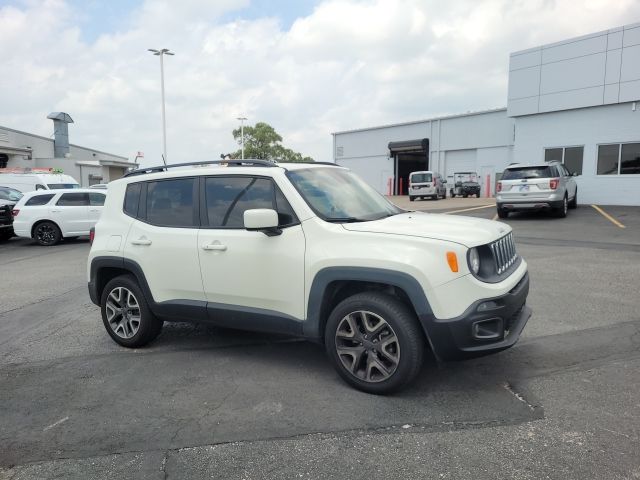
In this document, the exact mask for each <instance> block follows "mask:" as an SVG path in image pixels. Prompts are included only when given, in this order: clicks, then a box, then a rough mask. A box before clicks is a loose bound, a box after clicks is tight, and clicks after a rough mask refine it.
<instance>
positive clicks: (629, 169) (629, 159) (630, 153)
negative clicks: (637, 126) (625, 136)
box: [620, 143, 640, 175]
mask: <svg viewBox="0 0 640 480" xmlns="http://www.w3.org/2000/svg"><path fill="white" fill-rule="evenodd" d="M620 173H621V174H623V175H624V174H626V175H631V174H638V173H640V143H625V144H623V145H622V152H621V158H620Z"/></svg>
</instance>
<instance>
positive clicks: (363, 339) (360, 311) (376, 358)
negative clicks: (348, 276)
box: [325, 292, 425, 395]
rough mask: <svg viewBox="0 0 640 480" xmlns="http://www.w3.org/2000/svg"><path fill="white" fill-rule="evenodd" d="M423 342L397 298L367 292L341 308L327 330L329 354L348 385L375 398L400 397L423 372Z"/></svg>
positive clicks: (345, 302)
mask: <svg viewBox="0 0 640 480" xmlns="http://www.w3.org/2000/svg"><path fill="white" fill-rule="evenodd" d="M424 345H425V344H424V336H423V333H422V331H421V330H420V327H419V326H418V322H417V319H416V316H415V314H414V313H413V312H412V311H411V310H410V309H409V308H408V307H407V306H406V305H405V304H404V303H402V302H401V301H400V300H399V299H398V298H397V297H395V296H392V295H388V294H384V293H378V292H365V293H358V294H356V295H353V296H351V297H349V298H347V299H345V300H343V301H342V302H340V303H339V304H338V305H337V306H336V307H335V308H334V309H333V311H332V312H331V315H330V316H329V319H328V321H327V327H326V329H325V348H326V351H327V355H328V356H329V358H330V359H331V362H332V363H333V365H334V367H335V369H336V370H337V372H338V374H339V375H340V376H341V377H342V379H343V380H344V381H346V382H347V383H348V384H349V385H351V386H353V387H355V388H357V389H358V390H362V391H363V392H367V393H373V394H379V395H383V394H388V393H393V392H397V391H399V390H400V389H402V388H403V387H405V386H406V385H407V384H409V382H411V381H412V380H413V379H414V378H415V377H416V375H417V374H418V372H419V371H420V367H421V366H422V360H423V355H424V348H425V346H424Z"/></svg>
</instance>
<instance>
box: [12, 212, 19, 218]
mask: <svg viewBox="0 0 640 480" xmlns="http://www.w3.org/2000/svg"><path fill="white" fill-rule="evenodd" d="M19 213H20V210H11V214H12V215H13V216H14V217H17V216H18V214H19Z"/></svg>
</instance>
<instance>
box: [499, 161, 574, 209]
mask: <svg viewBox="0 0 640 480" xmlns="http://www.w3.org/2000/svg"><path fill="white" fill-rule="evenodd" d="M575 176H576V174H574V173H571V172H569V171H568V170H567V169H566V168H565V166H564V165H563V164H562V163H561V162H557V161H553V162H545V163H542V164H538V165H521V164H514V165H510V166H508V167H507V168H506V169H505V171H504V173H503V174H502V179H501V180H500V181H499V182H498V186H497V189H496V203H497V207H498V216H499V217H500V218H507V217H508V216H509V212H518V211H528V210H551V211H552V212H554V213H555V214H556V216H558V217H566V216H567V210H568V209H569V208H576V207H577V206H578V186H577V185H576V180H575V178H574V177H575Z"/></svg>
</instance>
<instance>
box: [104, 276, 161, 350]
mask: <svg viewBox="0 0 640 480" xmlns="http://www.w3.org/2000/svg"><path fill="white" fill-rule="evenodd" d="M100 312H101V314H102V323H103V324H104V327H105V328H106V329H107V333H108V334H109V336H110V337H111V338H112V339H113V340H114V341H115V342H116V343H118V344H119V345H122V346H123V347H128V348H136V347H142V346H144V345H146V344H148V343H149V342H151V341H153V340H155V338H156V337H157V336H158V335H160V332H161V331H162V324H163V322H162V320H160V319H158V318H157V317H156V316H155V315H154V314H153V313H152V312H151V309H150V308H149V304H148V303H147V300H146V299H145V297H144V294H143V293H142V289H141V288H140V287H139V286H138V282H137V281H136V280H135V278H134V277H132V276H131V275H121V276H119V277H116V278H114V279H112V280H110V281H109V283H107V285H106V286H105V287H104V290H103V291H102V297H101V299H100Z"/></svg>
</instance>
